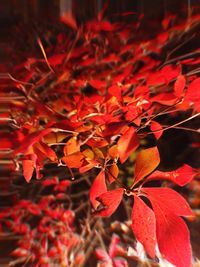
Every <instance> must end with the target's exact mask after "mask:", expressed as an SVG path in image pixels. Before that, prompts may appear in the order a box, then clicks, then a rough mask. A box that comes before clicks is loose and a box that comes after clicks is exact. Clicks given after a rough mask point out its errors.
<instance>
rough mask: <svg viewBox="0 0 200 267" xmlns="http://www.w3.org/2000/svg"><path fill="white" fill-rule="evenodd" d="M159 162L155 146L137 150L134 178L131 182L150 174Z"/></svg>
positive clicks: (136, 181)
mask: <svg viewBox="0 0 200 267" xmlns="http://www.w3.org/2000/svg"><path fill="white" fill-rule="evenodd" d="M159 163H160V155H159V152H158V148H157V147H156V146H155V147H151V148H147V149H144V150H142V151H141V152H139V154H138V155H137V158H136V162H135V180H134V183H133V184H136V183H138V182H139V181H140V180H142V179H143V178H144V177H145V176H147V175H148V174H150V173H151V172H152V171H153V170H154V169H155V168H156V167H157V166H158V164H159Z"/></svg>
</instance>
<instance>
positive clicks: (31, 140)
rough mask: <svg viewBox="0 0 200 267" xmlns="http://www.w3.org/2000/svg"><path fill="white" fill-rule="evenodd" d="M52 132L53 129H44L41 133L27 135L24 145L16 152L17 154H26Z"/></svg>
mask: <svg viewBox="0 0 200 267" xmlns="http://www.w3.org/2000/svg"><path fill="white" fill-rule="evenodd" d="M50 132H52V129H51V128H47V129H43V130H41V131H36V132H33V133H30V134H29V135H27V136H26V137H25V138H24V140H23V142H22V144H21V145H20V146H19V147H18V148H17V149H16V150H15V154H18V153H25V152H26V151H27V150H28V149H29V148H30V147H31V146H32V145H34V144H35V143H36V142H38V141H40V139H41V138H42V137H44V136H45V135H47V134H49V133H50Z"/></svg>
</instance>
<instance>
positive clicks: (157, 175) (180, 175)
mask: <svg viewBox="0 0 200 267" xmlns="http://www.w3.org/2000/svg"><path fill="white" fill-rule="evenodd" d="M195 175H196V171H195V170H194V169H193V168H192V167H190V166H189V165H187V164H184V165H183V166H181V167H180V168H178V169H176V170H174V171H171V172H161V171H155V172H154V173H152V174H151V175H150V176H148V177H147V179H146V182H147V181H152V180H169V181H172V182H174V183H175V184H178V185H180V186H184V185H186V184H187V183H189V182H190V181H191V180H192V179H193V178H194V176H195Z"/></svg>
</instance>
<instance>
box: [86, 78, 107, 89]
mask: <svg viewBox="0 0 200 267" xmlns="http://www.w3.org/2000/svg"><path fill="white" fill-rule="evenodd" d="M89 83H90V85H91V86H92V87H93V88H95V89H101V88H106V81H101V80H90V81H89Z"/></svg>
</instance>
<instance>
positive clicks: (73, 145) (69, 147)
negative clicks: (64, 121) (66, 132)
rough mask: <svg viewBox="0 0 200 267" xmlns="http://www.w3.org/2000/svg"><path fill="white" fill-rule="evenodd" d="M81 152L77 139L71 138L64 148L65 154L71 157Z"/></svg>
mask: <svg viewBox="0 0 200 267" xmlns="http://www.w3.org/2000/svg"><path fill="white" fill-rule="evenodd" d="M79 151H80V145H79V144H78V142H77V138H76V137H71V138H70V139H69V140H68V141H67V143H66V144H65V146H64V154H65V155H71V154H73V153H76V152H79Z"/></svg>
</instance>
